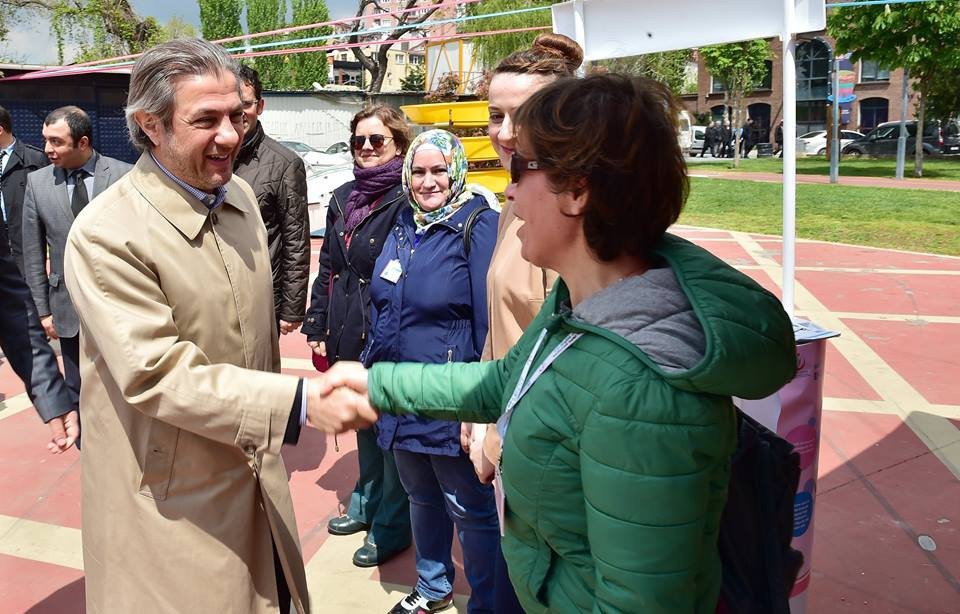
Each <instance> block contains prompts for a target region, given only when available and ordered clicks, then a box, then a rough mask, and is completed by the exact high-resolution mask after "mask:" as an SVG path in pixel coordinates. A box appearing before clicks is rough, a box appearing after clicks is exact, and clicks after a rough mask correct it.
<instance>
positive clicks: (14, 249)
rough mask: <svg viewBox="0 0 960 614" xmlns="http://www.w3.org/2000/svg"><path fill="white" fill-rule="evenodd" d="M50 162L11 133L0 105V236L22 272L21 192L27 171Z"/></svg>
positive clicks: (10, 123)
mask: <svg viewBox="0 0 960 614" xmlns="http://www.w3.org/2000/svg"><path fill="white" fill-rule="evenodd" d="M48 164H50V161H49V160H47V156H45V155H44V153H43V151H42V150H40V149H38V148H36V147H34V146H33V145H30V144H29V143H25V142H23V141H22V140H21V139H18V138H16V137H15V136H14V135H13V119H12V118H11V117H10V112H9V111H7V110H6V109H5V108H3V107H0V186H2V189H0V210H2V216H3V221H2V223H0V235H5V236H0V240H2V242H3V243H4V244H8V245H9V246H10V252H11V254H12V255H13V258H14V260H16V262H17V266H18V267H19V268H20V272H21V274H22V273H23V248H22V247H21V245H22V243H23V237H22V234H21V230H20V228H21V227H20V220H21V219H22V217H23V192H24V190H25V189H26V185H27V175H28V174H30V173H32V172H33V171H35V170H37V169H40V168H43V167H44V166H46V165H48Z"/></svg>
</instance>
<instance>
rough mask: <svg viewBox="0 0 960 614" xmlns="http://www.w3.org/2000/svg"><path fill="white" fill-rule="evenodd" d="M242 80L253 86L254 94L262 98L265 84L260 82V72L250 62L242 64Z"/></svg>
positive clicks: (258, 98) (257, 97)
mask: <svg viewBox="0 0 960 614" xmlns="http://www.w3.org/2000/svg"><path fill="white" fill-rule="evenodd" d="M240 81H241V82H242V83H245V84H246V85H249V86H250V87H252V88H253V95H254V96H255V97H256V99H257V100H260V94H262V93H263V84H262V83H260V73H258V72H257V69H255V68H254V67H253V66H250V65H249V64H240Z"/></svg>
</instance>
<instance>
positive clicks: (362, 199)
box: [344, 156, 403, 234]
mask: <svg viewBox="0 0 960 614" xmlns="http://www.w3.org/2000/svg"><path fill="white" fill-rule="evenodd" d="M402 170H403V156H397V157H395V158H393V159H392V160H390V161H389V162H387V163H386V164H381V165H380V166H374V167H373V168H360V167H359V166H354V168H353V176H354V177H355V178H356V180H357V183H356V185H354V186H353V191H352V192H350V196H349V197H348V198H347V209H346V211H345V212H344V217H345V218H346V220H347V221H346V229H345V230H346V232H347V234H349V233H352V232H353V230H354V228H356V227H357V226H359V225H360V222H362V221H363V219H364V218H365V217H367V216H368V215H369V214H370V210H371V209H373V206H374V205H375V204H376V202H377V200H379V199H380V197H381V196H383V195H384V194H386V193H387V191H389V190H390V188H393V187H396V186H397V185H399V184H400V173H401V171H402Z"/></svg>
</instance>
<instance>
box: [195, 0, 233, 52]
mask: <svg viewBox="0 0 960 614" xmlns="http://www.w3.org/2000/svg"><path fill="white" fill-rule="evenodd" d="M197 4H198V5H199V6H200V32H201V33H202V34H203V38H205V39H207V40H208V41H215V40H220V39H221V38H232V37H234V36H240V35H241V34H243V26H242V25H241V24H240V14H241V13H242V12H243V0H197ZM238 44H239V43H238Z"/></svg>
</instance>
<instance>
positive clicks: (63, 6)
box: [0, 0, 160, 64]
mask: <svg viewBox="0 0 960 614" xmlns="http://www.w3.org/2000/svg"><path fill="white" fill-rule="evenodd" d="M37 17H40V18H43V19H49V21H50V24H51V26H52V28H53V32H54V36H55V37H56V40H57V57H58V60H59V62H60V63H61V64H62V63H63V62H64V57H63V51H64V47H65V44H66V42H67V41H74V42H76V43H77V45H78V46H79V48H80V53H79V54H78V57H77V58H74V60H77V61H88V60H96V59H101V58H107V57H112V56H117V55H127V54H130V53H139V52H141V51H144V50H146V49H148V48H150V47H151V46H153V45H154V44H156V42H157V40H158V37H159V34H160V25H159V24H158V23H157V20H156V19H154V18H153V17H147V18H145V19H141V18H140V17H139V16H138V15H137V13H136V11H135V10H134V9H133V6H132V5H131V4H130V2H129V1H128V0H72V1H71V2H65V1H64V0H0V26H3V27H6V26H5V25H4V24H8V23H10V22H11V20H21V19H22V20H26V19H31V18H37Z"/></svg>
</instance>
